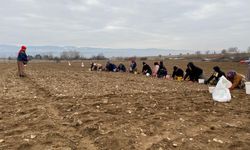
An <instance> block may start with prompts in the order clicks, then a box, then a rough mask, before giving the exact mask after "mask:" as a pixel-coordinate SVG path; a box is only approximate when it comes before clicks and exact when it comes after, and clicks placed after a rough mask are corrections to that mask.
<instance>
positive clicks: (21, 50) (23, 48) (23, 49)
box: [18, 45, 27, 54]
mask: <svg viewBox="0 0 250 150" xmlns="http://www.w3.org/2000/svg"><path fill="white" fill-rule="evenodd" d="M26 49H27V47H26V46H24V45H23V46H21V48H20V50H19V52H18V54H20V53H21V52H25V51H26Z"/></svg>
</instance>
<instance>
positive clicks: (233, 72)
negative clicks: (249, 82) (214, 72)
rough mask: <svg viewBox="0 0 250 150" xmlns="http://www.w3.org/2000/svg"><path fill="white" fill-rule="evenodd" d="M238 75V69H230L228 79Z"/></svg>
mask: <svg viewBox="0 0 250 150" xmlns="http://www.w3.org/2000/svg"><path fill="white" fill-rule="evenodd" d="M235 75H236V71H234V70H230V71H229V72H228V73H227V78H228V79H233V78H234V77H235Z"/></svg>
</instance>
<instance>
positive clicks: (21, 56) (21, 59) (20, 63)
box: [17, 46, 28, 77]
mask: <svg viewBox="0 0 250 150" xmlns="http://www.w3.org/2000/svg"><path fill="white" fill-rule="evenodd" d="M26 49H27V47H26V46H22V47H21V49H20V50H19V52H18V56H17V67H18V75H19V77H25V73H24V65H25V64H27V62H28V57H27V55H26Z"/></svg>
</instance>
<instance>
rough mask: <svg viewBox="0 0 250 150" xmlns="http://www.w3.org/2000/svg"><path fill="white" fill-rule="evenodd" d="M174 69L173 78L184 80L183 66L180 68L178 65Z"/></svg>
mask: <svg viewBox="0 0 250 150" xmlns="http://www.w3.org/2000/svg"><path fill="white" fill-rule="evenodd" d="M173 69H174V71H173V74H172V78H173V79H174V80H179V81H180V80H182V79H183V76H184V72H183V70H182V69H181V68H178V67H177V66H174V67H173Z"/></svg>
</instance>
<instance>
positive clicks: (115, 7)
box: [0, 0, 250, 50]
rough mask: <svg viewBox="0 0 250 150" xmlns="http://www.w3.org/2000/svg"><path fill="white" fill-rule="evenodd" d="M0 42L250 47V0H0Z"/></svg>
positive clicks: (205, 48)
mask: <svg viewBox="0 0 250 150" xmlns="http://www.w3.org/2000/svg"><path fill="white" fill-rule="evenodd" d="M0 20H1V21H0V44H11V45H20V44H25V45H36V46H38V45H40V46H41V45H55V46H78V47H106V48H107V47H108V48H163V49H164V48H166V49H193V50H208V49H215V50H218V49H223V48H229V47H235V46H236V47H238V48H240V49H242V50H246V49H247V48H248V47H249V46H250V0H0Z"/></svg>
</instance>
